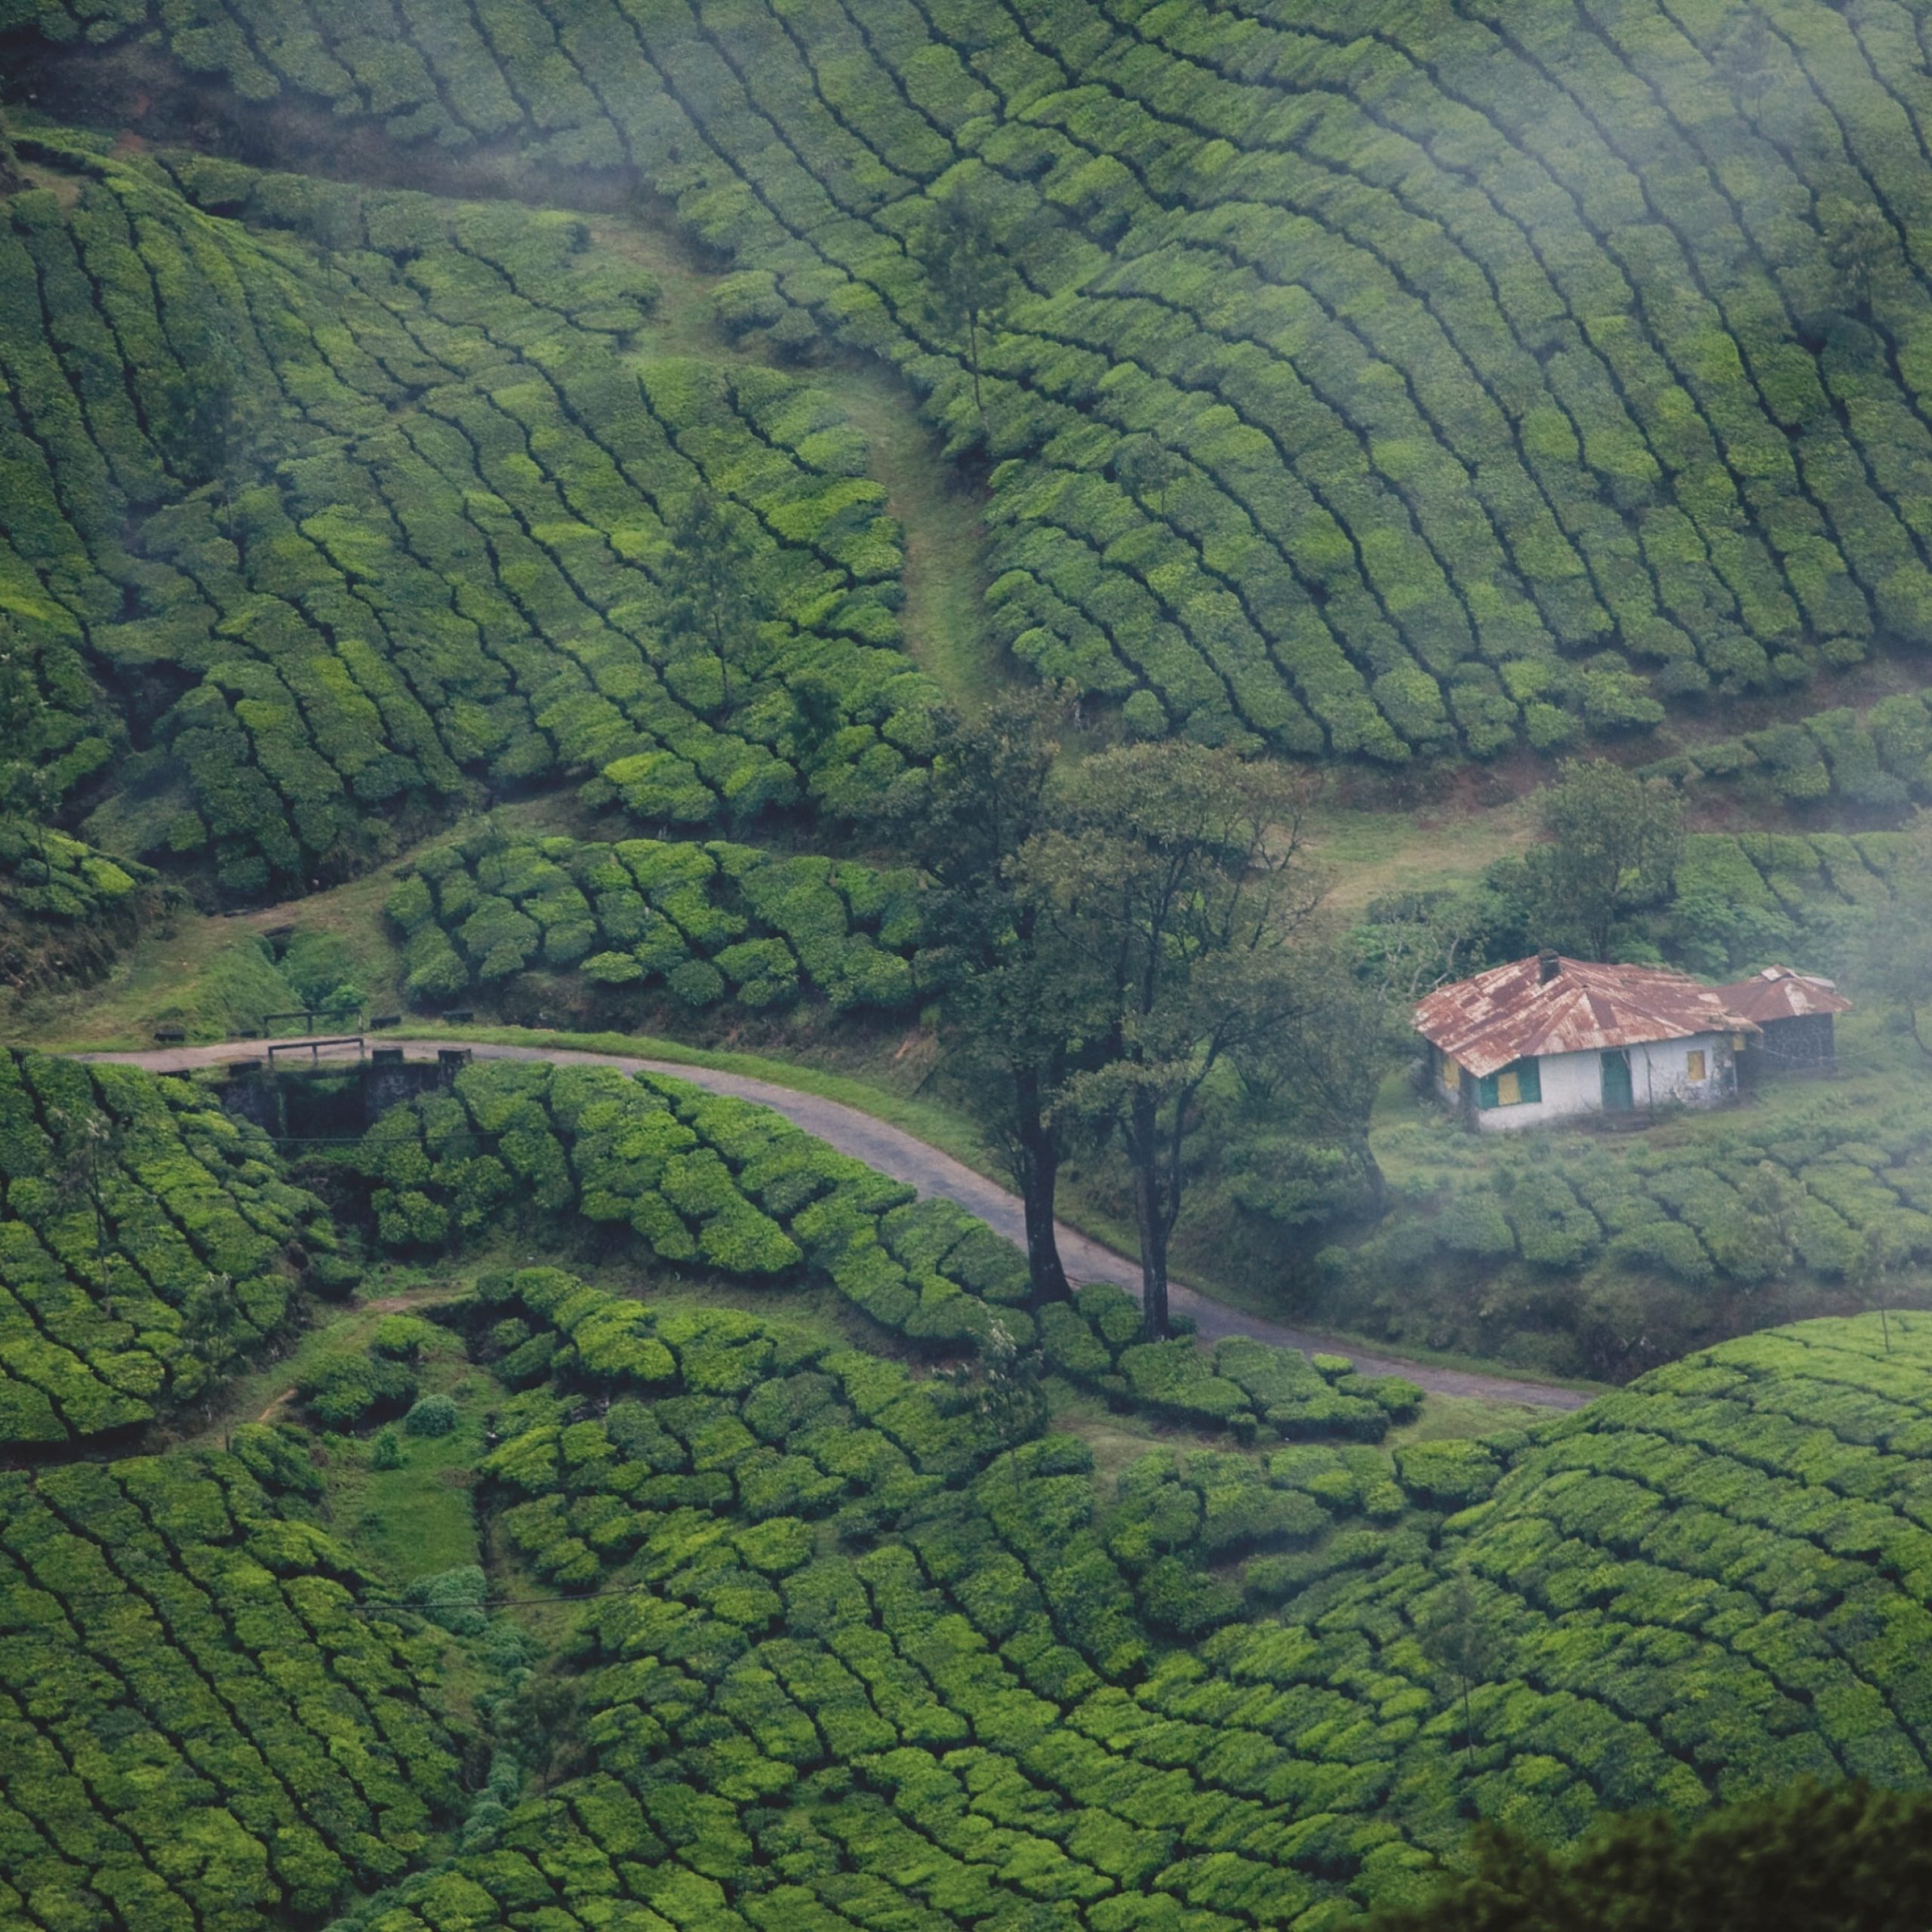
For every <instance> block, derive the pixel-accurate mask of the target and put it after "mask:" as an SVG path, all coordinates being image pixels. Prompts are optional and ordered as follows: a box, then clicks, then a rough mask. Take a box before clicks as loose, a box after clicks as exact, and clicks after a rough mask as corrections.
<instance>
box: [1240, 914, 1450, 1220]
mask: <svg viewBox="0 0 1932 1932" xmlns="http://www.w3.org/2000/svg"><path fill="white" fill-rule="evenodd" d="M1415 976H1416V964H1415V961H1414V960H1413V959H1412V958H1410V957H1409V956H1407V955H1406V954H1398V953H1392V952H1391V953H1379V954H1375V955H1371V957H1369V958H1366V959H1364V958H1362V957H1361V955H1360V954H1359V952H1358V950H1357V949H1356V948H1355V946H1352V945H1351V944H1350V943H1349V942H1348V941H1347V940H1346V939H1343V938H1342V937H1339V936H1337V935H1334V934H1327V935H1324V936H1323V937H1321V938H1320V939H1319V940H1315V942H1313V943H1311V944H1310V945H1309V946H1307V947H1306V949H1305V950H1304V951H1303V953H1302V954H1301V955H1300V958H1298V960H1297V962H1296V964H1295V968H1294V980H1295V987H1294V992H1295V997H1294V998H1293V999H1292V1000H1291V1001H1287V1003H1286V1006H1285V1010H1284V1012H1283V1014H1282V1016H1281V1022H1280V1023H1279V1025H1278V1026H1275V1028H1273V1029H1271V1030H1270V1031H1269V1032H1267V1033H1266V1034H1265V1035H1263V1037H1262V1038H1260V1040H1258V1041H1257V1042H1256V1044H1255V1047H1254V1050H1253V1051H1252V1052H1251V1054H1248V1055H1247V1056H1246V1057H1244V1060H1243V1063H1242V1064H1241V1069H1240V1071H1241V1075H1242V1081H1243V1084H1244V1086H1246V1087H1247V1089H1248V1090H1249V1091H1250V1093H1251V1094H1253V1095H1254V1096H1255V1097H1257V1098H1258V1099H1260V1100H1263V1101H1265V1102H1266V1103H1268V1104H1269V1106H1271V1107H1272V1108H1274V1109H1286V1110H1287V1112H1289V1113H1290V1114H1291V1115H1292V1116H1293V1117H1294V1120H1295V1122H1296V1124H1297V1129H1298V1131H1300V1133H1302V1134H1305V1135H1306V1136H1307V1137H1308V1138H1309V1139H1310V1140H1315V1141H1318V1142H1320V1143H1324V1144H1325V1145H1327V1146H1331V1147H1334V1148H1336V1149H1339V1150H1340V1152H1342V1154H1343V1155H1345V1156H1346V1159H1347V1161H1348V1163H1349V1167H1350V1168H1352V1170H1353V1171H1354V1173H1355V1175H1356V1177H1357V1178H1358V1180H1359V1181H1360V1183H1361V1186H1363V1188H1364V1189H1365V1191H1366V1192H1367V1197H1368V1205H1369V1209H1370V1211H1371V1213H1373V1214H1376V1215H1377V1216H1380V1213H1381V1211H1382V1207H1383V1200H1384V1196H1385V1193H1386V1186H1387V1183H1386V1179H1385V1177H1384V1176H1383V1171H1382V1164H1381V1163H1380V1161H1378V1160H1377V1158H1375V1152H1374V1148H1373V1147H1372V1146H1371V1145H1370V1142H1369V1137H1368V1127H1369V1118H1370V1115H1371V1112H1373V1110H1374V1106H1375V1098H1376V1095H1377V1094H1378V1093H1379V1092H1380V1090H1381V1086H1382V1081H1383V1076H1384V1075H1386V1073H1387V1072H1389V1069H1390V1068H1391V1067H1392V1066H1394V1065H1395V1064H1396V1063H1397V1062H1398V1058H1399V1057H1400V1056H1401V1054H1404V1053H1405V1052H1407V1051H1409V1050H1410V1047H1411V1041H1412V1039H1413V1035H1411V1032H1410V1030H1409V1026H1410V1020H1409V1016H1410V1014H1411V1011H1412V1010H1413V1008H1414V1004H1415V1001H1416V998H1417V995H1416V994H1415V993H1414V991H1413V990H1412V987H1413V985H1414V979H1415Z"/></svg>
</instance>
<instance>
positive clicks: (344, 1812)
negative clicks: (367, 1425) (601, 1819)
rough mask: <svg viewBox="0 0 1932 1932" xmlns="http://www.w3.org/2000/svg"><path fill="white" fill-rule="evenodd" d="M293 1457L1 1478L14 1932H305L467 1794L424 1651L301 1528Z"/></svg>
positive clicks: (300, 1476) (302, 1502) (431, 1831)
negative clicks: (373, 1607) (100, 1928)
mask: <svg viewBox="0 0 1932 1932" xmlns="http://www.w3.org/2000/svg"><path fill="white" fill-rule="evenodd" d="M320 1487H321V1478H320V1477H319V1476H318V1475H317V1474H316V1473H315V1471H314V1470H313V1469H311V1467H310V1466H309V1460H308V1457H307V1455H306V1452H305V1450H304V1448H303V1445H302V1444H301V1443H300V1439H299V1438H294V1439H291V1438H290V1437H289V1436H286V1435H281V1434H278V1432H274V1431H271V1430H269V1429H260V1428H255V1427H252V1426H251V1427H247V1428H243V1429H238V1430H237V1431H235V1433H234V1436H233V1447H232V1453H226V1454H218V1453H207V1454H189V1453H186V1452H177V1453H176V1454H173V1455H170V1456H166V1457H144V1458H141V1459H139V1460H130V1461H125V1462H118V1463H97V1462H76V1463H71V1464H69V1465H68V1466H66V1467H63V1468H58V1469H45V1470H43V1471H42V1472H40V1473H39V1474H38V1475H26V1474H23V1473H21V1472H17V1471H16V1472H10V1473H6V1474H0V1629H4V1633H5V1634H4V1639H0V1750H4V1752H5V1757H6V1762H7V1767H8V1770H7V1789H6V1794H5V1801H4V1804H0V1831H4V1833H5V1841H6V1844H7V1846H8V1851H7V1856H6V1874H5V1881H4V1884H5V1896H6V1900H7V1905H6V1910H7V1912H8V1916H9V1917H10V1918H11V1919H12V1920H13V1921H14V1923H15V1924H20V1925H23V1926H26V1925H33V1926H44V1927H48V1928H49V1932H52V1928H54V1927H63V1926H72V1925H79V1924H89V1925H106V1924H113V1923H117V1922H118V1923H120V1924H128V1925H134V1924H139V1925H142V1926H154V1927H180V1928H186V1927H195V1926H206V1927H223V1928H226V1932H252V1929H253V1928H256V1927H266V1926H267V1925H270V1924H296V1923H303V1924H313V1923H315V1922H318V1921H319V1920H321V1919H323V1918H328V1917H329V1916H331V1915H332V1913H333V1912H334V1909H337V1908H338V1907H340V1906H342V1905H343V1904H345V1903H347V1902H348V1900H349V1898H350V1897H352V1896H353V1894H354V1893H355V1891H356V1890H358V1888H361V1887H369V1886H371V1885H374V1884H380V1883H382V1882H383V1881H386V1880H388V1879H390V1878H395V1877H396V1876H398V1875H400V1874H401V1873H402V1872H404V1871H405V1870H406V1869H408V1867H409V1866H410V1865H411V1863H413V1862H414V1860H416V1859H417V1857H418V1855H419V1854H421V1853H422V1852H423V1850H424V1849H425V1847H427V1846H428V1845H429V1844H430V1843H431V1842H432V1839H433V1838H434V1836H435V1834H436V1833H437V1832H438V1831H439V1830H440V1829H441V1828H442V1827H443V1826H445V1824H446V1823H448V1821H449V1820H450V1819H451V1817H452V1816H453V1814H454V1812H455V1810H456V1808H457V1801H458V1798H459V1796H460V1791H459V1786H458V1781H457V1768H458V1767H457V1755H456V1751H455V1748H454V1743H453V1741H452V1738H451V1733H450V1730H448V1728H447V1727H446V1725H445V1721H444V1720H443V1719H442V1718H440V1717H439V1716H438V1715H436V1706H437V1704H438V1703H439V1702H440V1699H439V1697H438V1669H437V1663H438V1651H439V1650H440V1647H441V1646H440V1644H438V1643H436V1642H432V1641H426V1640H425V1639H424V1638H423V1637H421V1636H420V1635H414V1634H411V1632H412V1631H413V1630H414V1629H417V1628H418V1627H420V1626H417V1621H416V1620H414V1619H398V1618H396V1617H385V1616H383V1614H380V1611H377V1612H374V1613H372V1612H371V1611H370V1610H369V1609H368V1607H367V1606H368V1604H369V1603H370V1602H371V1600H374V1601H379V1600H380V1592H376V1591H372V1590H371V1584H372V1583H373V1581H374V1580H373V1579H372V1578H371V1577H370V1576H369V1574H368V1572H367V1571H365V1569H364V1568H363V1567H362V1565H361V1564H360V1563H359V1562H358V1561H357V1559H356V1558H355V1556H354V1555H352V1552H350V1551H349V1549H346V1547H345V1546H343V1544H342V1543H340V1542H338V1541H337V1539H336V1538H335V1537H333V1536H331V1535H330V1534H328V1533H326V1532H325V1531H323V1530H322V1529H321V1527H318V1525H317V1524H316V1523H315V1521H314V1520H313V1516H314V1513H315V1512H314V1510H313V1508H312V1506H311V1504H310V1502H309V1494H310V1493H312V1492H314V1491H319V1489H320Z"/></svg>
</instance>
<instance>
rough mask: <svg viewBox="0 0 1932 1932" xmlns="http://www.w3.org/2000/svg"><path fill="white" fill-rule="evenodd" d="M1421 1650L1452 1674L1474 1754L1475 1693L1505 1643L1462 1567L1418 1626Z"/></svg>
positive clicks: (1497, 1664) (1467, 1749) (1467, 1747)
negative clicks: (1471, 1698) (1472, 1704)
mask: <svg viewBox="0 0 1932 1932" xmlns="http://www.w3.org/2000/svg"><path fill="white" fill-rule="evenodd" d="M1416 1638H1417V1642H1418V1643H1420V1645H1421V1646H1422V1654H1423V1656H1424V1657H1426V1658H1427V1659H1428V1660H1429V1662H1430V1663H1432V1664H1433V1665H1434V1666H1435V1668H1436V1669H1438V1670H1439V1671H1441V1672H1444V1674H1445V1675H1447V1676H1448V1677H1449V1678H1451V1679H1452V1680H1453V1681H1454V1683H1455V1685H1456V1687H1457V1691H1458V1692H1459V1694H1460V1696H1461V1698H1462V1702H1463V1755H1464V1756H1465V1758H1466V1759H1467V1760H1468V1761H1469V1762H1471V1763H1474V1762H1475V1750H1476V1734H1475V1715H1474V1712H1473V1711H1472V1706H1471V1704H1470V1693H1471V1692H1472V1690H1474V1689H1475V1686H1476V1685H1477V1684H1481V1683H1482V1682H1484V1681H1486V1680H1487V1678H1491V1677H1493V1676H1494V1675H1496V1673H1497V1671H1498V1670H1499V1669H1501V1667H1502V1663H1503V1656H1504V1654H1505V1650H1506V1646H1505V1644H1504V1643H1503V1635H1502V1633H1501V1632H1500V1631H1499V1630H1498V1629H1497V1627H1496V1626H1495V1624H1494V1622H1493V1620H1492V1618H1491V1611H1490V1607H1489V1606H1487V1605H1486V1604H1484V1601H1483V1600H1482V1596H1481V1592H1479V1591H1478V1589H1477V1588H1476V1586H1475V1580H1474V1578H1472V1577H1471V1576H1470V1574H1469V1571H1466V1570H1458V1571H1457V1572H1456V1574H1455V1575H1454V1577H1451V1579H1450V1581H1449V1583H1448V1585H1447V1587H1446V1588H1445V1589H1444V1590H1442V1591H1441V1593H1440V1594H1439V1595H1438V1597H1437V1598H1436V1600H1435V1602H1434V1603H1433V1604H1432V1605H1431V1606H1430V1607H1429V1614H1428V1615H1427V1617H1426V1618H1425V1620H1423V1623H1422V1625H1421V1626H1420V1628H1419V1629H1417V1632H1416Z"/></svg>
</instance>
